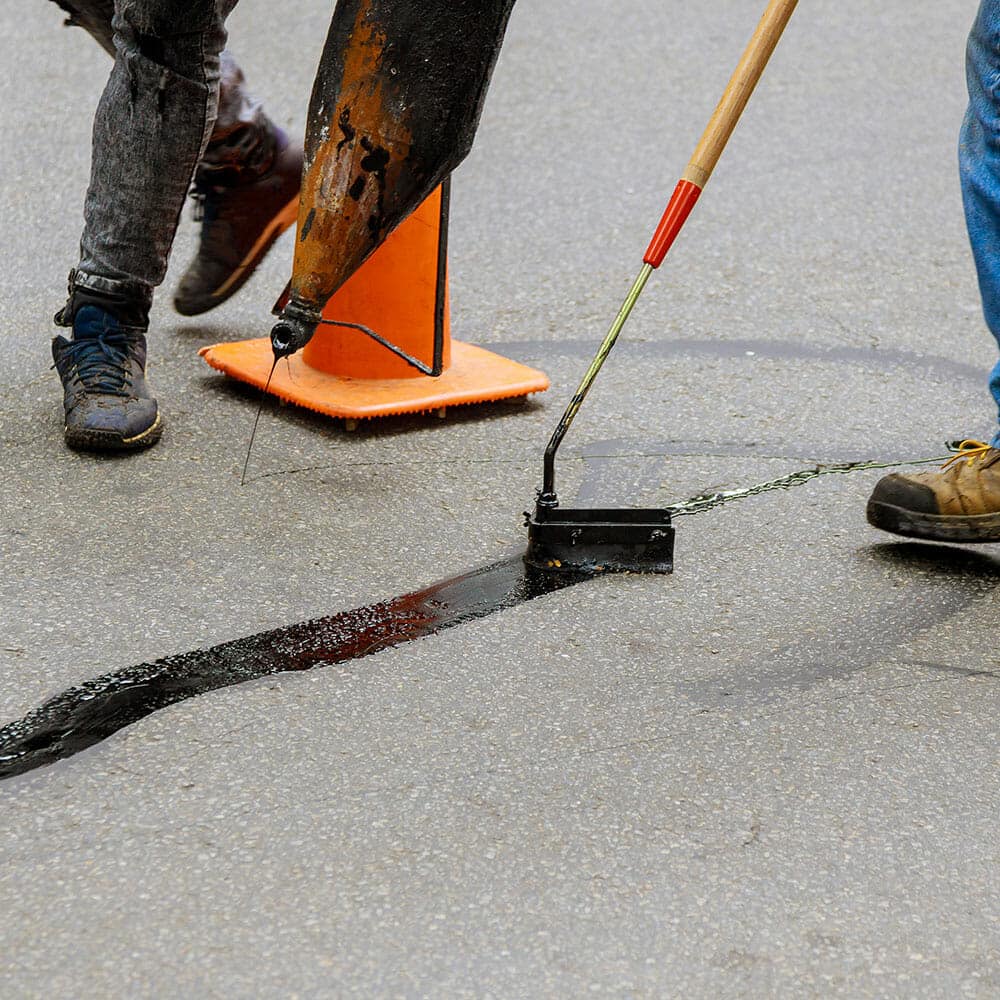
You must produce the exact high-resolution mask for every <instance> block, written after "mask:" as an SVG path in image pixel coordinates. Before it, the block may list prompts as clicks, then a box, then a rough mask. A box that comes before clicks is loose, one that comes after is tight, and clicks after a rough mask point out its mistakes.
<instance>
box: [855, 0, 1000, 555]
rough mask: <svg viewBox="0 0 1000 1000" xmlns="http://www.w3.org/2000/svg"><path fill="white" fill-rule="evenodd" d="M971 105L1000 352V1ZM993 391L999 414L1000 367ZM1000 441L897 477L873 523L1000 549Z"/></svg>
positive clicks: (973, 215) (881, 489) (982, 248)
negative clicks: (994, 544)
mask: <svg viewBox="0 0 1000 1000" xmlns="http://www.w3.org/2000/svg"><path fill="white" fill-rule="evenodd" d="M966 74H967V77H968V87H969V105H968V110H967V111H966V115H965V120H964V122H963V124H962V131H961V137H960V141H959V172H960V177H961V183H962V198H963V201H964V204H965V218H966V224H967V226H968V230H969V240H970V242H971V244H972V254H973V257H974V258H975V262H976V270H977V272H978V275H979V288H980V292H981V294H982V302H983V314H984V316H985V318H986V324H987V326H989V328H990V330H991V331H992V333H993V336H994V337H996V338H997V342H998V344H1000V0H982V2H981V4H980V7H979V13H978V14H977V16H976V20H975V23H974V25H973V27H972V32H971V33H970V35H969V42H968V47H967V50H966ZM990 389H991V391H992V393H993V397H994V399H995V400H996V404H997V407H998V408H1000V363H998V364H997V365H996V367H995V368H994V369H993V374H992V376H991V378H990ZM998 449H1000V433H997V434H996V435H995V436H994V437H993V441H992V446H991V447H987V446H985V445H981V446H979V447H976V446H975V445H973V444H970V447H969V450H968V453H967V455H966V456H965V457H961V458H959V459H957V460H955V461H952V462H950V463H949V464H948V465H947V466H946V467H945V468H943V469H942V470H940V471H938V472H923V473H916V474H907V475H903V474H899V473H895V474H893V475H891V476H886V477H885V478H884V479H882V480H881V481H880V482H879V483H878V485H877V486H876V487H875V491H874V492H873V493H872V496H871V499H870V500H869V502H868V520H869V521H870V522H871V523H872V524H873V525H875V526H876V527H878V528H883V529H885V530H886V531H892V532H895V533H897V534H903V535H913V536H916V537H919V538H929V539H936V540H941V541H952V542H990V541H1000V450H998Z"/></svg>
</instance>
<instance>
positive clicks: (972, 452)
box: [941, 438, 992, 469]
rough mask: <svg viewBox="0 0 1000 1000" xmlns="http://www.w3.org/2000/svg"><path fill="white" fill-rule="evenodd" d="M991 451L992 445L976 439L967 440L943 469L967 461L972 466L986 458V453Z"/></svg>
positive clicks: (960, 445)
mask: <svg viewBox="0 0 1000 1000" xmlns="http://www.w3.org/2000/svg"><path fill="white" fill-rule="evenodd" d="M991 450H992V445H988V444H986V443H985V442H984V441H977V440H976V439H975V438H966V439H965V440H964V441H962V442H961V443H960V444H959V446H958V448H957V449H956V452H955V454H954V455H952V456H951V458H949V459H948V461H947V462H945V463H944V465H942V466H941V468H942V469H948V468H950V467H951V466H952V465H954V464H955V463H956V462H961V461H966V462H968V463H969V465H972V463H973V462H975V461H976V460H978V459H981V458H985V457H986V453H987V452H989V451H991Z"/></svg>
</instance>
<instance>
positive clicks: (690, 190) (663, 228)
mask: <svg viewBox="0 0 1000 1000" xmlns="http://www.w3.org/2000/svg"><path fill="white" fill-rule="evenodd" d="M700 194H701V188H700V187H698V185H697V184H692V183H691V181H684V180H682V181H678V182H677V187H675V188H674V193H673V194H672V195H671V196H670V201H669V202H668V204H667V207H666V210H665V211H664V213H663V218H662V219H660V224H659V225H658V226H657V227H656V232H655V233H653V239H652V240H651V241H650V244H649V248H648V249H647V250H646V256H645V257H643V260H644V261H645V262H646V263H647V264H652V266H653V267H659V266H660V265H661V264H662V263H663V258H664V257H666V256H667V251H668V250H669V249H670V247H671V246H672V245H673V242H674V240H675V239H677V234H678V233H679V232H680V231H681V228H682V227H683V225H684V223H685V222H686V221H687V217H688V216H689V215H690V214H691V209H692V208H694V205H695V202H696V201H697V200H698V196H699V195H700Z"/></svg>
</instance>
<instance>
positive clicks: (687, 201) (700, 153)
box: [643, 0, 798, 267]
mask: <svg viewBox="0 0 1000 1000" xmlns="http://www.w3.org/2000/svg"><path fill="white" fill-rule="evenodd" d="M797 3H798V0H771V2H770V3H769V4H768V5H767V10H765V11H764V16H763V17H762V18H761V19H760V23H759V24H758V25H757V30H756V31H755V32H754V33H753V37H752V38H751V39H750V42H749V44H748V45H747V47H746V49H745V50H744V52H743V55H742V57H741V58H740V61H739V64H738V65H737V66H736V69H735V71H734V72H733V75H732V76H731V77H730V79H729V83H728V84H727V85H726V90H725V93H724V94H723V95H722V100H720V101H719V103H718V104H717V105H716V108H715V111H714V112H713V113H712V117H711V118H710V119H709V122H708V126H707V127H706V128H705V131H704V132H703V133H702V136H701V139H700V140H699V141H698V145H697V147H696V148H695V151H694V155H693V156H692V157H691V159H690V161H689V162H688V165H687V167H686V168H685V170H684V173H683V174H681V179H680V181H678V183H677V187H676V188H675V189H674V193H673V195H672V196H671V198H670V202H669V204H668V205H667V207H666V210H665V211H664V213H663V218H661V219H660V224H659V225H658V226H657V227H656V232H655V233H653V239H652V240H651V241H650V244H649V247H648V249H647V250H646V256H645V257H644V258H643V260H644V261H645V262H646V263H647V264H649V265H650V266H651V267H659V266H660V265H661V264H662V263H663V258H664V257H666V255H667V251H668V250H669V249H670V247H671V246H672V245H673V242H674V240H675V239H676V238H677V234H678V233H679V232H680V231H681V228H682V227H683V225H684V223H685V222H686V221H687V217H688V215H690V214H691V209H692V208H694V206H695V202H697V200H698V197H699V195H700V194H701V190H702V188H703V187H704V186H705V185H706V184H707V183H708V179H709V177H711V176H712V171H713V170H714V169H715V165H716V163H718V162H719V157H720V156H721V155H722V151H723V150H724V149H725V148H726V143H727V142H729V137H730V136H731V135H732V134H733V129H734V128H736V123H737V122H738V121H739V120H740V115H741V114H743V109H744V108H745V107H746V106H747V101H749V100H750V95H751V94H752V93H753V89H754V87H756V86H757V81H758V80H759V79H760V75H761V73H763V72H764V67H765V66H766V65H767V61H768V59H770V58H771V53H772V52H773V51H774V47H775V46H776V45H777V44H778V39H779V38H781V33H782V32H783V31H784V30H785V25H786V24H788V19H789V18H790V17H791V16H792V11H793V10H795V5H796V4H797Z"/></svg>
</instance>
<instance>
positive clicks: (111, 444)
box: [52, 305, 163, 451]
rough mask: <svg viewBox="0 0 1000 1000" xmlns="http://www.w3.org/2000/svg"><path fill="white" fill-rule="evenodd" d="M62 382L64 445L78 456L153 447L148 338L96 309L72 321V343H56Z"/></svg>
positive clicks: (156, 430)
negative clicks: (86, 452)
mask: <svg viewBox="0 0 1000 1000" xmlns="http://www.w3.org/2000/svg"><path fill="white" fill-rule="evenodd" d="M52 358H53V360H54V361H55V365H54V367H55V369H56V371H58V372H59V378H60V379H62V384H63V390H64V397H63V407H64V408H65V411H66V431H65V435H66V444H68V445H69V446H70V448H76V449H79V450H82V451H128V450H131V449H135V448H147V447H149V445H152V444H156V442H157V441H159V440H160V435H161V434H162V433H163V421H162V420H161V419H160V414H159V411H158V410H157V406H156V400H155V399H153V397H152V396H151V395H150V392H149V387H148V386H147V385H146V378H145V370H146V338H145V336H144V335H143V334H142V333H141V332H140V331H137V330H132V329H126V328H123V327H122V326H121V324H119V322H118V320H117V319H116V318H115V317H114V316H112V315H111V313H109V312H106V311H105V310H104V309H101V308H100V307H99V306H95V305H85V306H81V307H80V309H79V310H77V312H76V315H75V316H74V318H73V339H72V340H67V339H66V338H65V337H54V338H53V340H52Z"/></svg>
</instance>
